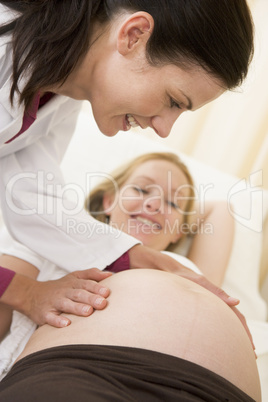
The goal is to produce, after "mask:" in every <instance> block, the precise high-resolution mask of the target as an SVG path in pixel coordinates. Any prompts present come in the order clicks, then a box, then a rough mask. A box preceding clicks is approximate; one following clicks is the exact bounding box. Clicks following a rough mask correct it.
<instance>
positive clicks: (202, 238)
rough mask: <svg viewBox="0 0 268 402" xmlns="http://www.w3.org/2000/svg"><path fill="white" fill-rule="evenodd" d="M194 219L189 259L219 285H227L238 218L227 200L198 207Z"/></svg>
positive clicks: (192, 217)
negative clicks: (232, 213) (225, 277)
mask: <svg viewBox="0 0 268 402" xmlns="http://www.w3.org/2000/svg"><path fill="white" fill-rule="evenodd" d="M194 211H195V214H194V215H192V216H191V217H190V227H192V228H194V233H193V242H192V246H191V248H190V250H189V253H188V255H187V257H188V258H189V259H190V260H191V261H193V262H194V263H195V264H196V265H197V266H198V268H199V269H200V270H201V271H202V273H203V274H204V275H205V276H206V278H207V279H209V280H210V281H211V282H213V283H214V284H215V285H217V286H221V285H222V283H223V279H224V275H225V272H226V269H227V266H228V262H229V259H230V255H231V251H232V246H233V240H234V219H233V217H232V216H231V214H230V212H229V210H228V206H227V202H226V201H210V202H208V201H207V202H206V203H205V206H204V210H202V205H201V204H196V206H195V208H194Z"/></svg>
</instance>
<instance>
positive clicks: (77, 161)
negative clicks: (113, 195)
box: [62, 109, 268, 320]
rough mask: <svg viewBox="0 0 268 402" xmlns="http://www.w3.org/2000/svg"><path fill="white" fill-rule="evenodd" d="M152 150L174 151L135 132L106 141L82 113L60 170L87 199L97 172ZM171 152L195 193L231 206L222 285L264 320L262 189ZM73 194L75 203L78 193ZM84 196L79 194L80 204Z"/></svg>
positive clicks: (250, 313)
mask: <svg viewBox="0 0 268 402" xmlns="http://www.w3.org/2000/svg"><path fill="white" fill-rule="evenodd" d="M154 151H169V152H174V150H173V149H170V148H169V147H167V146H165V145H164V144H163V142H159V141H153V140H152V139H149V138H146V137H145V136H143V135H142V134H141V133H140V132H139V131H135V130H132V131H130V132H120V133H118V134H117V135H116V136H115V137H112V138H110V137H106V136H104V135H102V134H101V133H100V132H99V130H98V128H97V126H96V123H95V122H94V119H93V117H92V115H90V111H89V110H88V109H84V110H83V111H82V112H81V114H80V117H79V120H78V124H77V127H76V133H75V135H74V137H73V138H72V141H71V146H70V147H69V148H68V150H67V153H66V155H65V157H64V160H63V162H62V168H63V172H64V175H65V178H66V180H67V181H68V183H76V185H78V186H79V190H80V191H79V193H80V194H84V196H85V197H86V195H87V194H88V192H89V190H90V189H91V188H92V186H94V185H95V184H96V183H97V182H98V181H99V180H100V179H101V174H103V173H110V172H111V171H112V170H113V169H115V168H116V167H118V166H120V165H121V164H122V163H124V162H127V161H128V160H130V159H132V158H134V157H136V156H138V155H140V154H144V153H147V152H154ZM176 153H178V155H179V156H180V158H181V159H182V160H183V161H184V162H185V163H186V164H187V166H188V168H189V170H190V172H191V174H192V175H193V178H194V181H195V184H196V186H197V189H200V191H201V190H204V189H206V199H224V200H227V201H229V202H230V203H231V204H232V208H231V210H230V212H231V213H232V214H234V216H235V239H234V247H233V252H232V255H231V258H230V262H229V265H228V269H227V273H226V277H225V281H224V284H223V286H222V287H223V289H224V290H225V291H226V292H227V293H229V294H230V295H231V296H234V297H237V298H239V299H240V300H241V303H240V305H239V309H240V310H241V312H242V313H243V314H244V315H245V316H246V317H247V318H249V319H255V320H266V314H267V306H266V303H265V302H264V300H263V299H262V298H261V296H260V293H259V267H260V259H261V254H262V222H263V213H266V212H267V208H268V207H267V204H268V202H267V198H266V199H265V203H264V202H263V199H264V198H263V193H262V190H261V189H259V188H256V187H253V186H252V185H251V183H250V182H247V181H245V180H241V179H238V178H237V177H234V176H231V175H228V174H225V173H223V172H220V171H218V170H216V169H214V168H211V167H209V166H207V165H205V164H203V163H200V162H198V161H196V160H194V159H193V158H190V157H188V156H186V155H184V154H182V153H179V152H176ZM78 156H79V157H78ZM81 190H82V191H81ZM74 193H75V192H74ZM70 195H71V192H70ZM73 195H74V196H75V197H76V201H77V195H76V194H73ZM83 198H84V197H81V196H80V199H79V202H80V203H81V205H83V202H84V199H83ZM187 240H188V243H187V241H186V242H184V243H183V244H181V245H179V246H178V248H177V250H176V252H177V253H179V254H182V255H186V253H187V249H188V247H189V239H187Z"/></svg>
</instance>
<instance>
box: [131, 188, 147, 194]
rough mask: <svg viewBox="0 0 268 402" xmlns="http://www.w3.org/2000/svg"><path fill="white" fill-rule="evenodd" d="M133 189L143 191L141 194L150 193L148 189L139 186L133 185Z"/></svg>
mask: <svg viewBox="0 0 268 402" xmlns="http://www.w3.org/2000/svg"><path fill="white" fill-rule="evenodd" d="M133 189H134V190H135V191H137V192H138V193H141V194H148V191H147V190H145V189H144V188H141V187H138V186H133Z"/></svg>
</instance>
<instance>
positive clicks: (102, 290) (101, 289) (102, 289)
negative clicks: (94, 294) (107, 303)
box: [99, 288, 107, 295]
mask: <svg viewBox="0 0 268 402" xmlns="http://www.w3.org/2000/svg"><path fill="white" fill-rule="evenodd" d="M99 293H100V294H101V295H105V294H106V293H107V288H100V290H99Z"/></svg>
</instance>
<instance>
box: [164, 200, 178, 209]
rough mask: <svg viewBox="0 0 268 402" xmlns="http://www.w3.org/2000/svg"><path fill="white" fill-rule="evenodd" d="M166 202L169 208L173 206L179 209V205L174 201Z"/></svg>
mask: <svg viewBox="0 0 268 402" xmlns="http://www.w3.org/2000/svg"><path fill="white" fill-rule="evenodd" d="M167 203H168V205H170V206H171V208H174V209H179V208H180V207H179V205H177V204H175V202H172V201H168V202H167Z"/></svg>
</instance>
